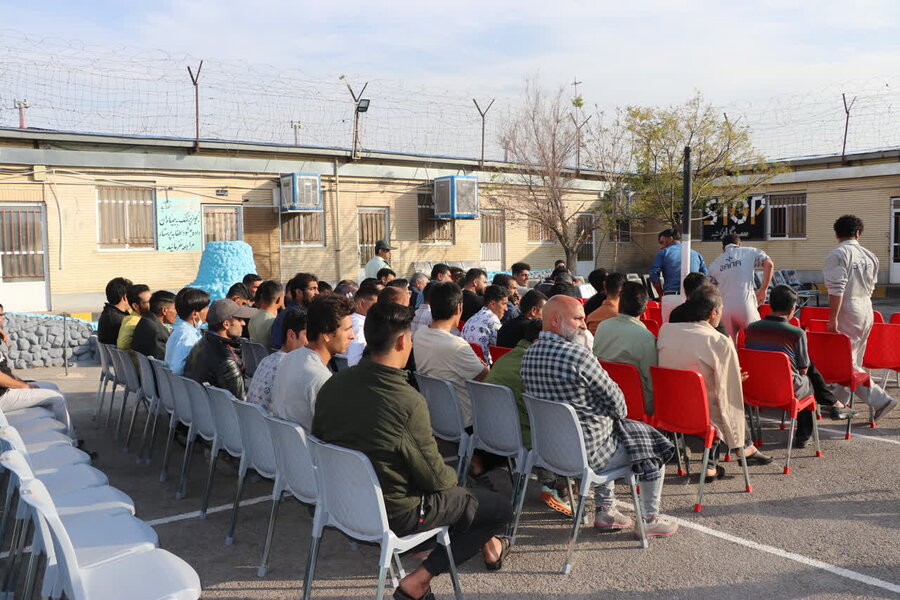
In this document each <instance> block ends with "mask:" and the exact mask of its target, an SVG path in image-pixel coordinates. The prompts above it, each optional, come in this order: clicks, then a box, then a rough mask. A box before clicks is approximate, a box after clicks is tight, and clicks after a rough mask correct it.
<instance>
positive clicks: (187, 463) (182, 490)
mask: <svg viewBox="0 0 900 600" xmlns="http://www.w3.org/2000/svg"><path fill="white" fill-rule="evenodd" d="M193 429H194V428H193V426H191V431H188V439H187V444H185V445H184V460H183V461H182V462H181V476H180V477H179V478H178V488H177V489H176V490H175V499H176V500H181V499H182V498H184V497H185V496H186V495H187V485H188V473H189V472H190V470H191V457H192V456H193V454H194V442H195V441H196V440H197V434H196V433H195V432H194V431H193Z"/></svg>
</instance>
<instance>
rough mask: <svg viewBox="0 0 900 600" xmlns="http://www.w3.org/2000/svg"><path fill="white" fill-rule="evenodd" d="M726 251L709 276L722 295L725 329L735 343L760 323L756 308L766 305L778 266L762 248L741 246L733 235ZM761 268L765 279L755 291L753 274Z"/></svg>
mask: <svg viewBox="0 0 900 600" xmlns="http://www.w3.org/2000/svg"><path fill="white" fill-rule="evenodd" d="M722 248H723V249H724V251H723V252H722V254H720V255H719V257H718V258H717V259H716V260H714V261H713V263H712V264H711V265H710V266H709V276H710V277H711V278H712V279H713V280H714V281H715V282H716V285H718V287H719V291H720V292H721V293H722V302H723V305H724V307H723V314H722V325H724V326H725V329H726V330H727V331H728V334H729V335H730V336H731V338H732V339H733V340H737V336H738V333H739V332H740V331H741V330H742V329H746V328H747V325H749V324H750V323H753V322H754V321H759V310H758V309H757V308H756V307H757V306H759V305H760V304H762V303H763V302H765V301H766V290H767V289H769V283H770V282H771V281H772V271H774V270H775V263H774V262H772V259H771V258H769V255H768V254H766V253H765V252H763V251H762V250H760V249H759V248H751V247H749V246H744V245H743V244H741V238H740V237H738V236H737V235H736V234H734V233H730V234H728V235H726V236H725V237H723V238H722ZM757 267H762V270H763V278H762V284H761V285H760V286H759V289H756V285H755V281H754V276H753V272H754V270H755V269H756V268H757Z"/></svg>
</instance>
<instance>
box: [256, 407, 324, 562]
mask: <svg viewBox="0 0 900 600" xmlns="http://www.w3.org/2000/svg"><path fill="white" fill-rule="evenodd" d="M266 424H267V425H268V426H269V432H270V434H271V436H272V444H273V446H274V450H275V465H276V474H275V486H274V487H273V488H272V512H271V513H270V515H269V527H268V529H267V530H266V542H265V545H264V546H263V554H262V559H261V560H260V562H259V569H258V570H257V573H256V574H257V575H258V576H259V577H264V576H265V574H266V571H267V570H268V568H269V551H270V550H271V549H272V536H273V535H274V533H275V519H276V518H277V517H278V507H279V506H280V505H281V497H282V496H283V495H284V492H288V493H289V494H291V495H292V496H293V497H294V498H296V499H297V500H299V501H300V502H303V503H304V504H315V503H316V502H317V501H318V497H319V490H318V485H317V484H316V470H315V467H314V465H313V461H312V454H311V453H310V450H309V444H308V442H307V439H306V437H307V436H306V432H305V431H304V430H303V428H302V427H300V426H299V425H297V424H296V423H291V422H290V421H284V420H282V419H276V418H274V417H266Z"/></svg>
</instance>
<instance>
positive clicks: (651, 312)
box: [641, 304, 663, 323]
mask: <svg viewBox="0 0 900 600" xmlns="http://www.w3.org/2000/svg"><path fill="white" fill-rule="evenodd" d="M641 317H642V320H643V319H652V320H654V321H656V322H657V323H662V320H663V318H662V308H661V307H660V306H658V305H657V306H650V305H649V304H648V305H647V309H646V310H645V311H644V314H643V315H641Z"/></svg>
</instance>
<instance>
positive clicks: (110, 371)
mask: <svg viewBox="0 0 900 600" xmlns="http://www.w3.org/2000/svg"><path fill="white" fill-rule="evenodd" d="M91 339H92V340H94V343H95V344H96V345H97V354H98V355H99V356H100V383H99V385H98V386H97V411H96V412H95V413H94V418H93V420H94V421H97V420H98V419H99V418H100V415H101V414H103V405H104V404H105V403H106V389H107V386H108V385H109V384H110V383H112V394H111V395H110V402H112V396H114V395H115V393H116V372H115V366H114V365H113V362H112V356H111V355H110V353H109V346H108V345H107V344H101V343H100V341H99V340H98V339H97V336H96V335H92V336H91Z"/></svg>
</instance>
